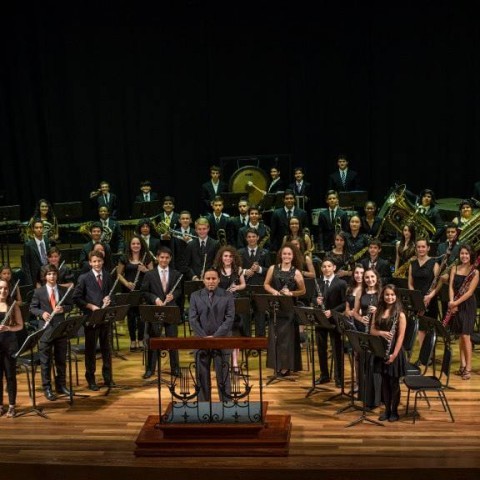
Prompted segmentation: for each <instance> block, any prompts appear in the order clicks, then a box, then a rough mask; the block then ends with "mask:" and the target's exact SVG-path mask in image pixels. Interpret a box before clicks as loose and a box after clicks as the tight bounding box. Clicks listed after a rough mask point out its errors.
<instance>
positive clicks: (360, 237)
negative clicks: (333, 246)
mask: <svg viewBox="0 0 480 480" xmlns="http://www.w3.org/2000/svg"><path fill="white" fill-rule="evenodd" d="M348 226H349V231H347V233H346V234H345V239H346V242H347V251H348V254H349V255H350V256H351V257H352V261H353V262H359V261H360V260H361V259H362V258H363V256H364V255H365V254H366V253H367V248H368V237H367V236H366V235H365V234H364V233H361V232H360V229H361V226H362V221H361V220H360V215H356V214H355V215H352V216H351V217H350V219H349V221H348Z"/></svg>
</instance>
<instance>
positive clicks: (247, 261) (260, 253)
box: [238, 248, 272, 285]
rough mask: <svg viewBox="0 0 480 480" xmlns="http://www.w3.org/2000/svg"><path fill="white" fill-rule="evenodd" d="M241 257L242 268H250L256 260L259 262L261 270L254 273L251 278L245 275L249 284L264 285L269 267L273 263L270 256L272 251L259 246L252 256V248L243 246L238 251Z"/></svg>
mask: <svg viewBox="0 0 480 480" xmlns="http://www.w3.org/2000/svg"><path fill="white" fill-rule="evenodd" d="M238 254H239V255H240V258H241V259H242V268H244V269H247V270H248V269H249V268H250V267H251V266H252V265H253V263H254V262H257V263H258V264H259V265H260V267H261V271H260V272H259V273H254V274H253V275H252V276H251V277H250V278H247V277H245V281H246V282H247V284H248V285H263V284H264V282H265V276H266V275H267V270H268V267H269V266H270V265H271V264H272V262H271V258H270V252H269V251H268V250H265V249H264V248H257V250H256V252H255V256H254V257H253V259H252V258H250V250H249V249H248V248H241V249H240V250H239V251H238Z"/></svg>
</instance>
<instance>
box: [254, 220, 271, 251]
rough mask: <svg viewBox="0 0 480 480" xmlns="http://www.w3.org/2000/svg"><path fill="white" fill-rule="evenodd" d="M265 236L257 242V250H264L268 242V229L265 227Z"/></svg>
mask: <svg viewBox="0 0 480 480" xmlns="http://www.w3.org/2000/svg"><path fill="white" fill-rule="evenodd" d="M265 231H266V234H265V236H264V237H263V238H262V239H261V240H260V241H259V242H258V244H257V246H258V248H264V247H265V245H266V244H267V242H268V241H269V240H270V227H269V226H267V225H265Z"/></svg>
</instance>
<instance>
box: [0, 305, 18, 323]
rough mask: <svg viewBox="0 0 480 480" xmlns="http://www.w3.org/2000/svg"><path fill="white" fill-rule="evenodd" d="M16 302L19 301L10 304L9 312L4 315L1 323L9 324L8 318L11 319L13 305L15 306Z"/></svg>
mask: <svg viewBox="0 0 480 480" xmlns="http://www.w3.org/2000/svg"><path fill="white" fill-rule="evenodd" d="M16 303H17V301H16V300H14V301H13V303H12V304H11V305H10V308H9V309H8V311H7V313H6V314H5V317H3V320H2V322H1V323H0V325H6V324H7V322H8V319H9V318H10V316H11V315H12V312H13V307H14V306H15V304H16Z"/></svg>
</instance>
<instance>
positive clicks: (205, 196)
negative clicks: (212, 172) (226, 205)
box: [200, 180, 228, 212]
mask: <svg viewBox="0 0 480 480" xmlns="http://www.w3.org/2000/svg"><path fill="white" fill-rule="evenodd" d="M223 192H228V187H227V184H226V183H225V182H222V180H220V181H219V184H218V189H217V193H215V190H214V189H213V185H212V182H211V181H210V180H209V181H208V182H205V183H203V184H202V189H201V193H200V199H201V201H202V205H203V209H204V212H210V211H211V210H212V205H211V202H212V200H213V199H214V198H215V196H216V195H222V193H223Z"/></svg>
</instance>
